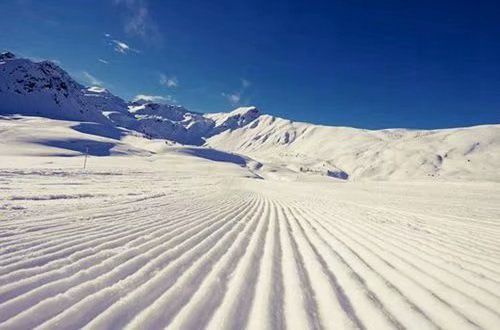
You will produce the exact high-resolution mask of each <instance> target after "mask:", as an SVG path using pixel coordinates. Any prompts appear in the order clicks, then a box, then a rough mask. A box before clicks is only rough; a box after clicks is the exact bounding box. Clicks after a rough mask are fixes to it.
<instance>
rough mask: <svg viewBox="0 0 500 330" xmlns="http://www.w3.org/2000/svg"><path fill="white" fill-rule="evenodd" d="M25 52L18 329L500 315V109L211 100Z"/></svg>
mask: <svg viewBox="0 0 500 330" xmlns="http://www.w3.org/2000/svg"><path fill="white" fill-rule="evenodd" d="M16 61H21V62H16ZM25 61H27V60H22V59H16V58H15V57H12V56H10V55H6V54H3V55H1V56H0V329H32V328H36V329H80V328H85V329H121V328H127V329H163V328H169V329H200V328H206V329H283V328H287V329H405V328H407V329H419V330H420V329H453V330H455V329H499V328H500V312H499V311H500V294H499V292H500V174H499V171H498V169H499V168H500V158H499V157H500V150H499V148H500V147H499V146H500V141H499V140H500V125H489V126H478V127H471V128H457V129H447V130H434V131H417V130H404V129H393V130H381V131H369V130H360V129H354V128H343V127H326V126H317V125H311V124H306V123H296V122H291V121H288V120H285V119H281V118H276V117H272V116H268V115H263V114H261V113H260V111H259V110H257V109H256V108H254V107H245V108H239V109H236V110H235V111H233V112H230V113H218V114H199V113H194V112H190V111H188V110H187V109H184V108H182V107H178V106H171V105H157V104H155V103H151V102H145V101H138V102H132V103H127V102H125V101H123V100H121V99H120V98H117V97H116V96H114V95H112V94H111V93H110V92H109V91H107V90H105V89H101V88H85V87H83V86H80V85H74V84H76V83H74V82H72V80H71V78H70V77H69V76H66V75H65V73H64V71H62V72H60V71H59V69H58V68H57V67H55V66H53V64H50V65H49V64H38V65H35V64H34V63H33V62H31V61H29V62H25ZM12 63H17V64H15V65H14V64H12ZM18 64H19V66H20V67H21V68H25V67H28V68H31V69H30V70H33V72H34V73H33V72H31V71H28V73H25V74H27V76H26V77H24V74H23V75H22V77H24V78H21V79H27V80H29V81H31V79H32V78H30V77H38V79H39V80H38V81H37V80H35V85H36V84H41V85H42V86H44V84H46V83H48V82H51V83H52V87H51V88H45V89H44V88H43V87H42V88H41V89H33V88H32V87H30V86H32V84H31V83H29V84H25V81H24V82H18V81H17V79H14V80H12V79H10V78H12V77H13V76H12V75H11V74H10V73H9V74H6V72H10V69H15V68H18ZM6 65H7V66H6ZM45 65H48V67H47V68H45ZM42 67H43V69H42ZM6 68H9V70H7V71H5V69H6ZM2 70H3V71H2ZM19 70H21V71H22V69H15V70H14V72H18V71H19ZM44 70H46V71H47V70H48V71H47V72H48V73H47V72H45V71H44ZM2 72H3V73H2ZM29 72H31V73H29ZM32 73H33V74H32ZM35 73H36V74H35ZM30 74H32V75H30ZM14 75H17V73H14ZM37 75H38V76H37ZM16 77H17V76H16ZM54 77H59V78H54ZM61 82H64V86H67V87H68V86H72V87H71V88H70V87H68V88H67V92H68V96H67V97H66V96H65V93H66V90H65V89H64V88H62V90H61V91H59V90H58V89H57V88H54V86H62V85H61ZM73 83H74V84H73ZM26 86H27V87H26ZM36 86H38V85H36ZM13 87H15V88H19V91H20V92H21V93H17V92H15V91H12V88H13ZM25 87H26V88H27V89H25ZM54 95H55V97H56V98H57V99H58V100H63V101H60V106H59V104H57V102H55V101H54V98H53V97H54ZM14 100H15V102H14ZM43 100H45V101H46V103H43V102H42V101H43ZM75 100H81V101H82V103H78V102H77V101H75ZM45 101H44V102H45ZM54 102H55V103H54ZM75 102H76V103H75ZM82 106H83V108H81V107H82ZM80 110H82V111H83V112H81V111H80ZM16 114H17V115H16ZM153 123H154V124H153ZM192 125H195V128H191V126H192ZM166 137H168V139H167V140H165V138H166ZM188 143H189V145H188ZM84 164H85V169H84V168H83V167H84Z"/></svg>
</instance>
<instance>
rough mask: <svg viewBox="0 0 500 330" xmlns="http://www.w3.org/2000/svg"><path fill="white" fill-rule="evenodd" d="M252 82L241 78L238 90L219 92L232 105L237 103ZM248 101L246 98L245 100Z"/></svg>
mask: <svg viewBox="0 0 500 330" xmlns="http://www.w3.org/2000/svg"><path fill="white" fill-rule="evenodd" d="M251 85H252V83H251V82H250V81H249V80H247V79H244V78H242V79H241V86H240V88H239V90H238V91H236V92H230V93H221V95H222V96H223V97H224V98H225V99H226V100H227V101H228V102H229V103H230V104H231V105H233V106H235V105H238V104H239V103H240V102H241V100H242V98H243V95H244V94H245V91H246V90H247V89H248V87H250V86H251ZM246 101H248V100H246Z"/></svg>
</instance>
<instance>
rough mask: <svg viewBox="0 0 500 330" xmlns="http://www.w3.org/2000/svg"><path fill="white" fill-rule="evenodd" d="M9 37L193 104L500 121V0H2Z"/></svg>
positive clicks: (132, 86)
mask: <svg viewBox="0 0 500 330" xmlns="http://www.w3.org/2000/svg"><path fill="white" fill-rule="evenodd" d="M0 13H1V15H2V16H1V19H0V31H2V33H0V49H7V50H11V51H14V52H16V53H18V54H20V55H22V56H27V57H32V58H35V59H52V60H55V61H57V62H58V63H59V64H60V65H61V66H62V67H63V68H64V69H65V70H67V71H69V72H70V74H71V75H72V76H73V77H75V78H76V79H77V80H79V81H80V82H82V83H84V84H86V85H90V84H99V85H102V86H104V87H106V88H108V89H109V90H111V91H112V92H113V93H115V94H117V95H119V96H121V97H123V98H125V99H133V98H134V97H135V96H136V95H139V94H144V95H151V96H156V97H158V99H160V98H163V100H166V102H178V103H179V104H182V105H184V106H186V107H187V108H189V109H191V110H197V111H204V112H215V111H227V110H230V109H232V108H235V107H236V106H239V105H256V106H258V107H259V108H261V109H262V110H263V111H264V112H266V113H270V114H274V115H278V116H282V117H286V118H290V119H292V120H300V121H307V122H313V123H318V124H327V125H338V126H354V127H362V128H388V127H408V128H440V127H456V126H467V125H475V124H484V123H500V6H499V5H498V4H496V3H495V2H494V1H491V2H488V1H476V2H471V1H445V0H443V1H400V0H394V1H384V0H381V1H358V0H352V1H334V0H332V1H306V0H300V1H298V0H297V1H281V0H276V1H262V0H252V1H243V0H242V1H230V0H215V1H190V0H169V1H153V0H149V1H148V0H86V1H84V0H74V1H52V0H44V1H30V0H17V1H10V0H4V1H1V2H0Z"/></svg>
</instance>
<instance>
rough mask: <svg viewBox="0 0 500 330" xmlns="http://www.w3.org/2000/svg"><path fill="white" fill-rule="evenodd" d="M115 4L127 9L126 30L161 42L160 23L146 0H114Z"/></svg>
mask: <svg viewBox="0 0 500 330" xmlns="http://www.w3.org/2000/svg"><path fill="white" fill-rule="evenodd" d="M114 3H115V5H118V6H121V7H123V8H125V10H126V15H125V16H126V20H125V25H124V30H125V32H126V33H128V34H129V35H132V36H139V37H141V38H143V39H144V40H147V41H152V42H154V43H160V42H161V34H160V32H159V30H158V25H157V24H156V22H155V21H154V19H153V18H152V17H151V15H150V10H149V3H148V1H146V0H114Z"/></svg>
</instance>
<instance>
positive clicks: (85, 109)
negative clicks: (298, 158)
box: [0, 52, 259, 145]
mask: <svg viewBox="0 0 500 330" xmlns="http://www.w3.org/2000/svg"><path fill="white" fill-rule="evenodd" d="M0 101H1V102H0V114H20V115H29V116H40V117H47V118H52V119H62V120H75V121H86V122H97V123H102V124H107V125H113V126H119V127H124V128H128V129H131V130H134V131H138V132H140V133H143V134H144V135H145V136H147V137H149V138H160V139H168V140H172V141H175V142H178V143H181V144H193V145H201V144H203V143H204V139H205V138H206V137H210V136H213V135H215V134H218V133H221V132H223V131H225V130H228V129H237V128H239V127H242V126H244V125H246V124H248V123H249V122H250V121H252V120H253V119H255V118H256V117H257V116H258V115H259V113H258V111H257V110H256V109H255V108H241V109H237V110H235V111H233V112H231V113H224V114H211V115H203V114H200V113H196V112H192V111H189V110H187V109H185V108H183V107H181V106H176V105H169V104H159V103H154V102H150V101H146V100H137V101H134V102H126V101H124V100H123V99H121V98H119V97H117V96H115V95H113V94H112V93H110V92H109V91H108V90H106V89H104V88H101V87H88V88H87V87H84V86H82V85H80V84H78V83H77V82H76V81H75V80H73V79H72V78H71V77H70V76H69V75H68V74H67V73H66V72H65V71H64V70H62V69H61V68H60V67H58V66H57V65H56V64H54V63H52V62H49V61H43V62H33V61H31V60H29V59H22V58H16V56H15V55H14V54H12V53H10V52H6V53H2V54H0Z"/></svg>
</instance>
